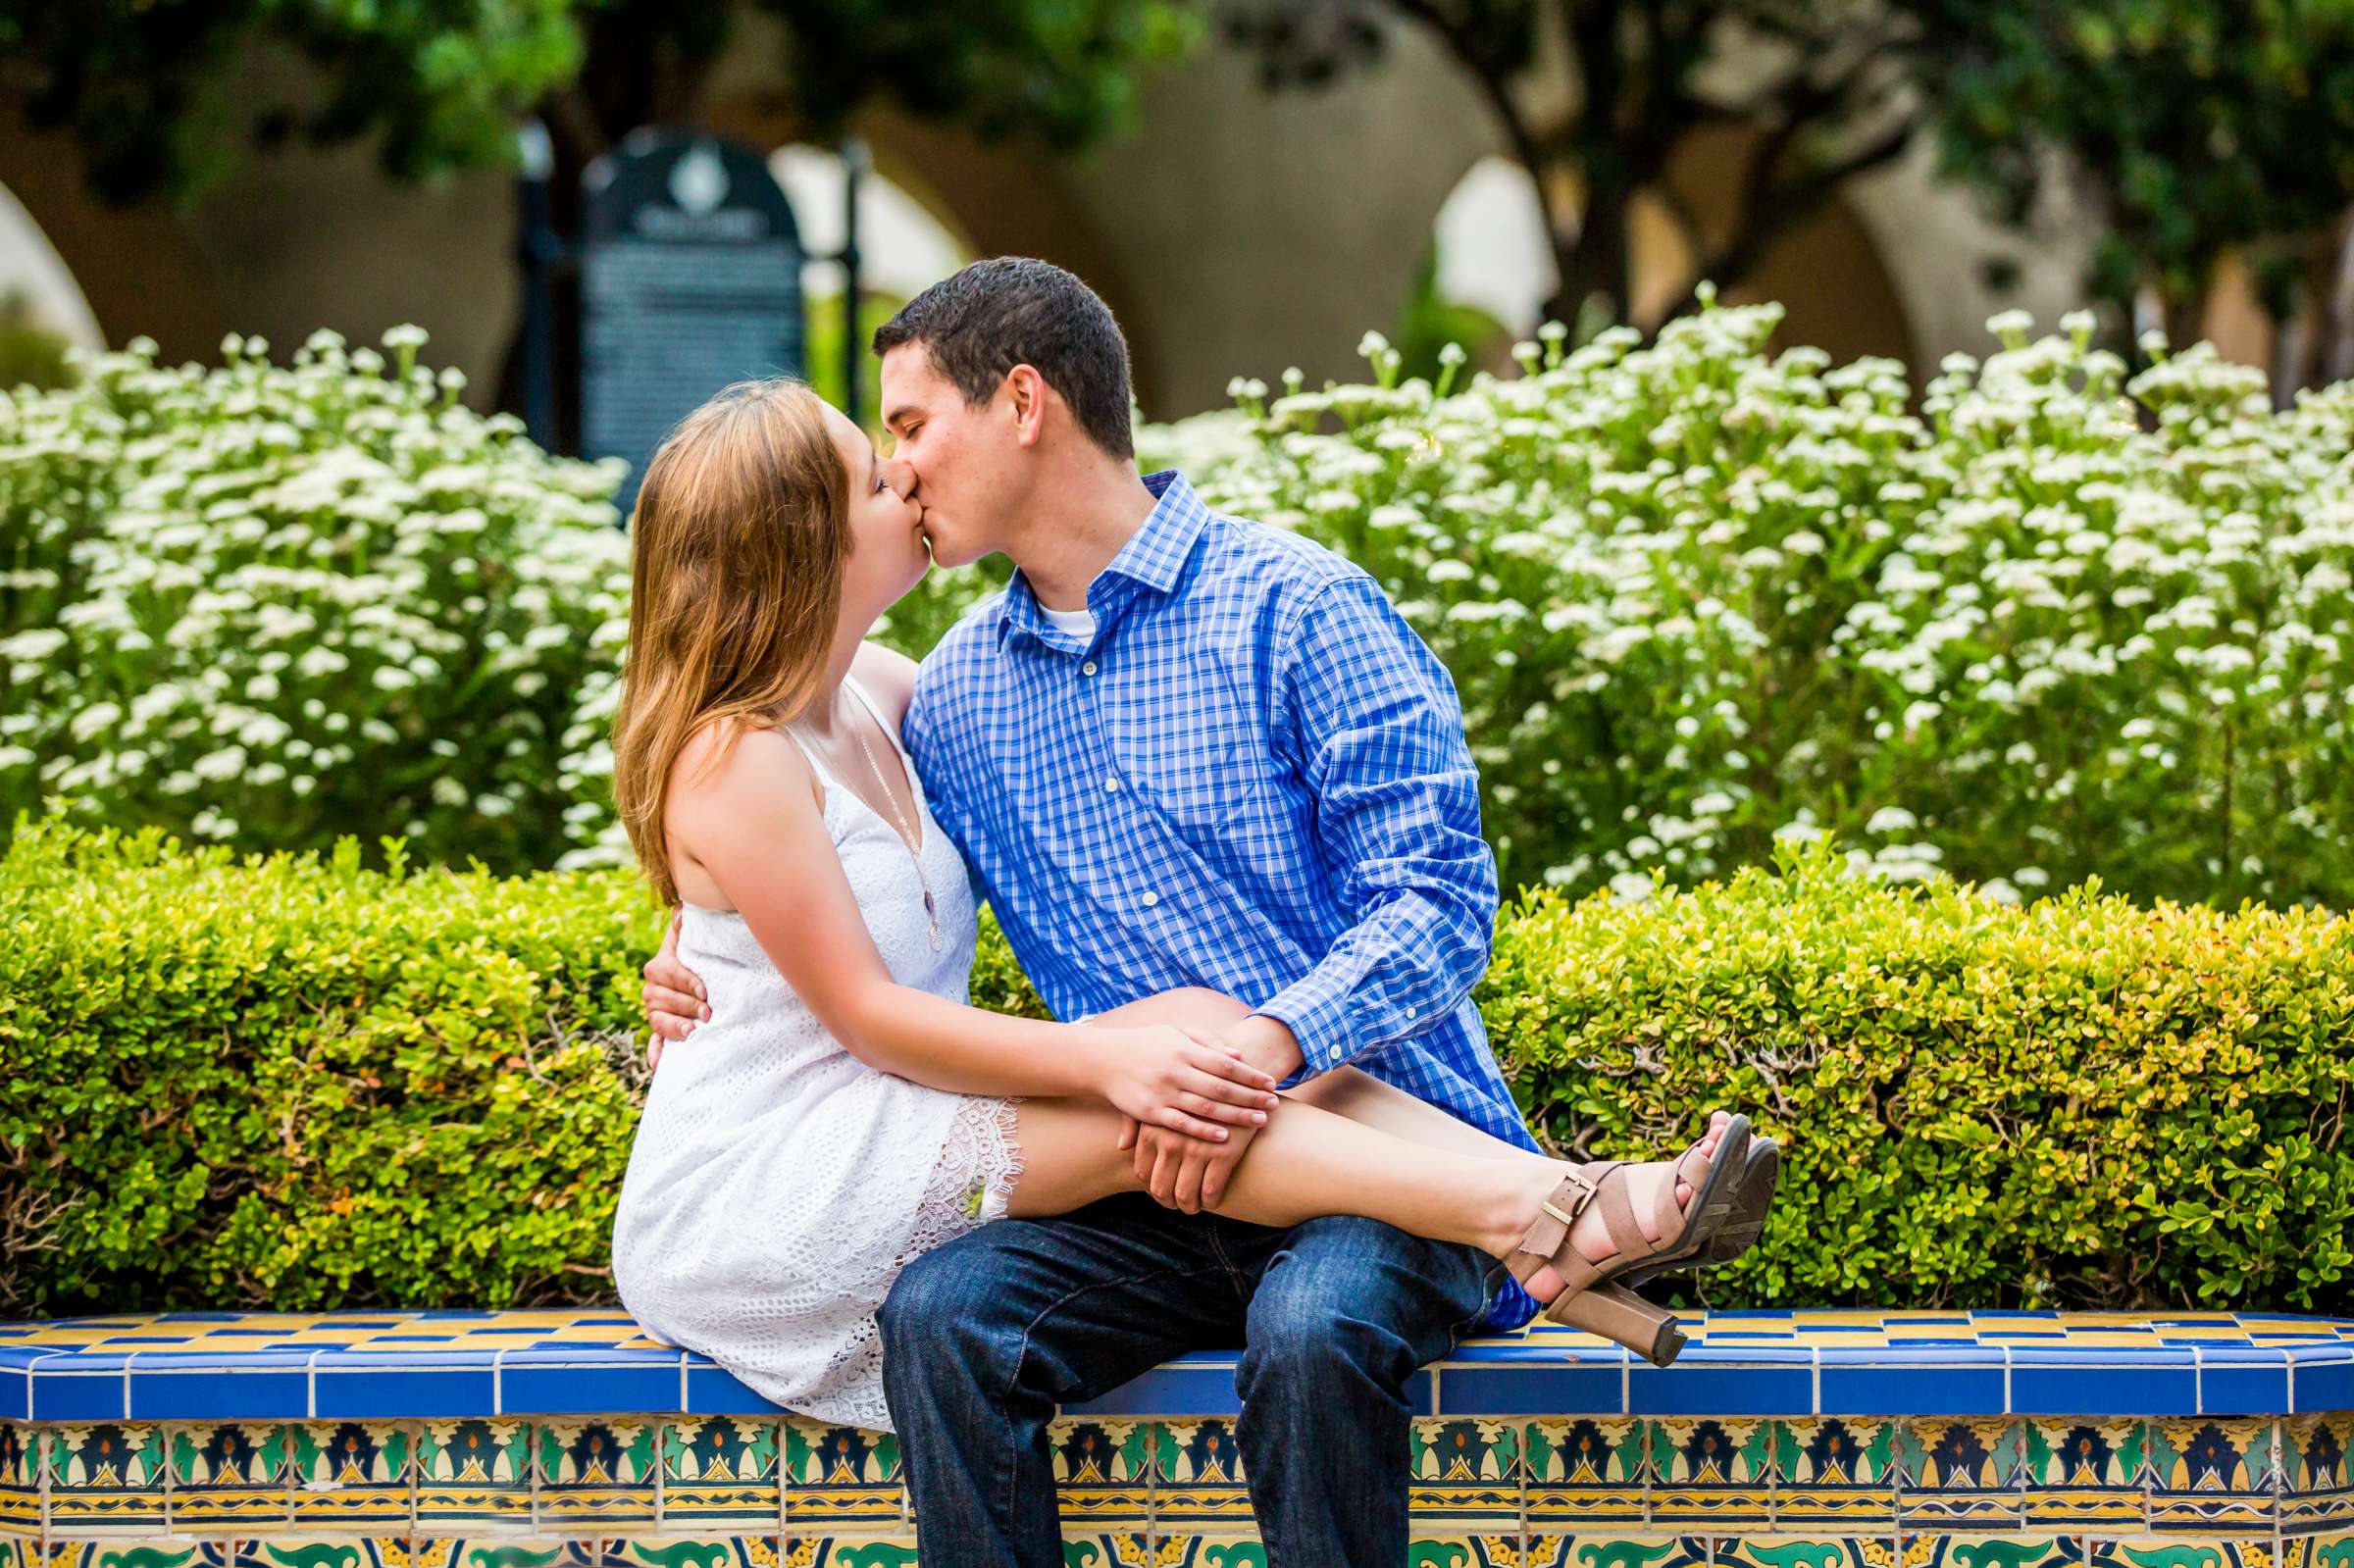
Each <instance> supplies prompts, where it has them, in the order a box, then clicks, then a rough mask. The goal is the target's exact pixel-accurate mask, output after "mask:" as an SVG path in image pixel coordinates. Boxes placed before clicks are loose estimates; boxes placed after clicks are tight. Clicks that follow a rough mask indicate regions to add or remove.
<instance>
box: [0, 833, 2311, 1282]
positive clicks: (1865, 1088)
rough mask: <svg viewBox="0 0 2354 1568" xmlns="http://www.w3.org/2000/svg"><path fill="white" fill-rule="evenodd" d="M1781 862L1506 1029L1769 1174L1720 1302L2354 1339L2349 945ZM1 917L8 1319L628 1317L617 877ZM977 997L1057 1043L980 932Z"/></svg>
mask: <svg viewBox="0 0 2354 1568" xmlns="http://www.w3.org/2000/svg"><path fill="white" fill-rule="evenodd" d="M1775 862H1776V863H1775V865H1774V866H1773V867H1772V868H1771V869H1770V870H1767V869H1761V868H1752V869H1749V870H1745V871H1743V872H1741V873H1740V874H1738V875H1737V876H1736V877H1734V878H1733V879H1732V880H1731V882H1730V883H1729V884H1724V885H1716V884H1709V885H1702V886H1700V887H1698V888H1695V889H1692V890H1688V891H1683V892H1671V891H1664V890H1663V891H1662V892H1660V893H1659V894H1658V895H1657V896H1655V897H1654V898H1652V899H1649V900H1647V901H1643V902H1639V903H1633V904H1629V903H1625V902H1620V901H1617V900H1615V899H1613V898H1612V895H1610V894H1608V893H1601V894H1597V895H1594V896H1591V897H1588V898H1586V899H1583V900H1581V901H1577V902H1574V903H1573V902H1570V901H1568V900H1566V899H1565V898H1563V897H1561V895H1559V894H1553V893H1539V894H1535V895H1532V897H1531V898H1530V899H1529V900H1528V901H1526V902H1525V903H1524V904H1523V905H1521V906H1519V907H1517V908H1515V909H1514V910H1512V911H1511V912H1510V914H1509V915H1508V918H1507V919H1506V921H1505V922H1504V924H1503V926H1502V929H1501V932H1500V935H1499V939H1498V944H1497V959H1496V964H1495V968H1494V970H1493V971H1492V973H1491V975H1490V977H1489V979H1488V981H1487V983H1486V984H1485V986H1483V987H1482V990H1481V993H1480V997H1481V1002H1482V1005H1483V1007H1484V1008H1485V1010H1486V1013H1487V1016H1488V1018H1489V1021H1490V1025H1491V1028H1492V1030H1493V1033H1494V1037H1495V1040H1496V1043H1497V1047H1498V1050H1499V1053H1500V1054H1501V1056H1502V1057H1503V1059H1504V1061H1505V1063H1506V1066H1507V1070H1508V1071H1509V1072H1510V1074H1511V1075H1512V1078H1513V1081H1514V1083H1515V1085H1516V1087H1517V1088H1518V1091H1519V1093H1520V1095H1521V1097H1522V1100H1523V1103H1524V1105H1525V1106H1526V1107H1527V1108H1528V1109H1529V1110H1530V1112H1531V1113H1532V1116H1533V1117H1534V1118H1535V1119H1536V1121H1537V1123H1538V1124H1539V1125H1540V1126H1541V1128H1542V1129H1543V1130H1544V1132H1545V1134H1546V1135H1547V1136H1548V1137H1549V1138H1551V1139H1552V1140H1554V1141H1555V1143H1556V1144H1557V1145H1558V1146H1561V1147H1564V1148H1566V1147H1579V1148H1582V1149H1584V1150H1585V1151H1586V1152H1588V1153H1593V1154H1612V1155H1631V1154H1638V1153H1642V1152H1644V1151H1647V1150H1651V1149H1656V1148H1659V1147H1662V1146H1663V1145H1666V1144H1669V1143H1672V1142H1674V1141H1676V1140H1678V1139H1680V1138H1682V1137H1684V1136H1686V1135H1688V1134H1689V1132H1690V1131H1691V1130H1692V1129H1693V1128H1695V1127H1696V1126H1697V1125H1698V1121H1699V1118H1700V1115H1701V1113H1702V1110H1703V1109H1704V1108H1705V1107H1707V1106H1709V1105H1713V1104H1738V1105H1742V1106H1746V1107H1749V1108H1751V1109H1752V1110H1753V1111H1755V1112H1756V1113H1757V1115H1758V1117H1759V1120H1760V1123H1761V1125H1762V1127H1763V1128H1764V1129H1765V1130H1766V1131H1769V1132H1771V1133H1773V1134H1775V1135H1776V1136H1778V1137H1779V1138H1782V1139H1784V1140H1785V1142H1786V1145H1787V1147H1788V1150H1789V1167H1788V1172H1787V1175H1786V1177H1785V1185H1784V1189H1783V1197H1782V1200H1781V1203H1780V1205H1779V1206H1778V1208H1777V1209H1776V1211H1775V1217H1774V1221H1773V1224H1772V1227H1771V1230H1770V1232H1769V1234H1768V1236H1767V1238H1766V1243H1765V1244H1764V1245H1762V1246H1761V1247H1759V1248H1758V1249H1757V1250H1756V1251H1755V1252H1753V1253H1752V1254H1751V1257H1750V1258H1749V1259H1748V1260H1747V1261H1746V1262H1745V1263H1744V1264H1743V1265H1741V1266H1739V1267H1737V1268H1734V1269H1731V1270H1725V1271H1719V1272H1717V1273H1716V1274H1715V1275H1714V1276H1711V1277H1710V1278H1711V1284H1712V1290H1711V1293H1712V1295H1713V1297H1714V1299H1715V1301H1716V1302H1717V1303H1718V1304H1727V1305H1729V1304H1741V1303H1762V1302H1772V1303H1778V1304H1784V1305H1828V1304H1843V1303H1857V1304H1863V1303H1891V1302H1894V1303H1905V1304H1922V1305H1931V1304H1957V1305H1958V1304H1973V1305H1993V1306H2005V1305H2010V1306H2016V1305H2101V1306H2117V1307H2126V1306H2144V1307H2148V1306H2158V1305H2164V1304H2177V1305H2194V1304H2195V1305H2204V1306H2223V1305H2243V1306H2251V1307H2269V1308H2286V1309H2294V1310H2320V1311H2345V1310H2348V1309H2349V1308H2350V1307H2354V1300H2349V1292H2348V1290H2347V1287H2346V1284H2345V1278H2346V1268H2347V1264H2348V1261H2349V1251H2348V1245H2347V1236H2348V1231H2349V1223H2350V1221H2354V1157H2350V1156H2349V1153H2348V1151H2347V1149H2346V1147H2345V1141H2344V1112H2345V1108H2346V1100H2347V1090H2348V1085H2349V1082H2354V1063H2349V1061H2348V1060H2347V1056H2346V1053H2345V1052H2344V1050H2343V1048H2342V1046H2343V1041H2344V1040H2345V1039H2347V1038H2348V1037H2349V1035H2350V1033H2354V923H2350V922H2349V921H2347V920H2346V919H2345V918H2343V917H2331V916H2328V915H2325V914H2322V913H2319V912H2316V911H2311V910H2298V911H2288V912H2278V911H2271V910H2264V909H2260V908H2247V909H2243V910H2241V911H2240V912H2238V913H2236V914H2226V913H2222V912H2218V911H2215V910H2210V909H2206V908H2201V907H2187V908H2186V907H2178V906H2174V905H2166V904H2162V905H2161V906H2159V907H2158V908H2157V909H2156V910H2154V911H2152V910H2144V909H2139V908H2136V907H2134V906H2133V905H2132V904H2130V903H2129V902H2127V901H2126V900H2124V899H2123V898H2120V897H2117V896H2115V895H2110V894H2104V893H2102V892H2100V891H2099V889H2098V888H2097V886H2087V887H2080V888H2076V889H2072V890H2070V891H2068V892H2066V893H2065V894H2063V895H2061V896H2058V897H2055V898H2050V899H2046V900H2042V901H2039V902H2038V903H2037V904H2034V905H2031V906H2027V907H2024V908H2021V907H2015V906H2003V905H1998V904H1993V903H1990V902H1988V901H1986V900H1984V899H1980V898H1973V897H1971V896H1969V895H1968V894H1967V893H1966V892H1964V891H1962V890H1959V889H1957V888H1955V887H1952V886H1950V885H1933V886H1927V887H1920V886H1914V887H1891V886H1887V885H1881V884H1877V883H1874V882H1871V881H1868V880H1867V879H1864V878H1860V877H1857V876H1855V875H1854V874H1852V873H1850V872H1848V871H1847V870H1846V869H1845V867H1844V866H1843V864H1842V862H1841V859H1840V857H1839V856H1838V855H1837V854H1836V853H1835V852H1834V851H1833V850H1832V848H1831V847H1830V845H1829V844H1828V843H1816V844H1810V845H1798V844H1784V845H1781V846H1779V847H1778V848H1777V850H1776V854H1775ZM0 916H4V918H5V921H6V925H7V930H8V936H9V940H8V941H7V943H6V945H5V948H4V949H0V1050H4V1051H5V1053H6V1055H5V1065H4V1066H0V1082H4V1083H5V1086H6V1088H5V1093H0V1313H7V1314H17V1315H49V1314H57V1313H64V1312H71V1311H76V1310H86V1309H95V1308H106V1309H129V1308H135V1307H193V1306H199V1305H207V1306H216V1307H255V1306H264V1305H267V1306H272V1307H279V1308H288V1309H293V1308H309V1307H326V1306H335V1305H367V1304H408V1305H485V1306H491V1305H504V1304H511V1303H529V1302H558V1301H569V1300H590V1299H597V1298H599V1297H601V1296H605V1295H606V1292H608V1291H609V1289H610V1283H609V1280H608V1278H607V1276H606V1273H605V1262H606V1246H607V1239H608V1235H609V1228H610V1222H611V1216H612V1206H613V1201H614V1198H615V1195H616V1192H617V1190H618V1188H619V1183H620V1178H621V1173H622V1170H623V1167H624V1163H625V1161H626V1159H627V1156H628V1150H629V1143H630V1138H631V1134H632V1129H633V1125H634V1120H635V1103H636V1095H637V1094H638V1092H639V1087H640V1083H641V1081H642V1067H641V1053H640V1049H639V1046H638V1044H637V1037H636V1036H635V1034H634V1029H635V1025H636V1013H637V1005H638V1004H637V991H638V985H639V979H638V971H639V966H640V963H641V962H642V960H643V957H644V955H645V953H646V952H648V951H649V950H650V949H651V946H652V944H653V942H654V941H655V940H656V938H657V937H658V936H659V933H660V929H661V924H662V916H661V913H660V912H659V911H657V910H655V909H653V908H651V907H650V906H649V905H648V904H647V903H646V901H645V897H644V893H643V891H642V888H641V886H640V885H639V884H638V883H637V882H636V881H635V880H634V879H633V878H632V877H631V876H630V875H628V874H624V873H618V872H611V871H580V872H567V873H550V874H544V875H540V876H536V877H531V878H520V879H502V878H498V877H493V876H489V875H486V874H483V873H479V872H470V873H458V872H449V871H443V870H437V869H436V870H418V869H413V868H408V867H406V866H404V865H402V864H401V863H400V861H399V859H398V857H397V854H396V853H395V856H394V863H393V866H392V869H391V870H390V871H388V872H379V871H374V870H369V869H366V868H365V867H363V866H362V864H361V857H360V855H359V853H358V846H357V845H356V843H350V842H347V843H346V844H344V845H343V846H341V848H340V849H339V850H338V852H337V853H335V854H334V855H333V856H331V857H324V858H323V857H309V856H289V855H280V856H277V857H273V858H270V859H267V860H264V859H261V858H259V857H249V858H246V859H243V860H240V859H238V858H237V857H235V856H233V855H232V854H231V853H230V851H229V850H227V849H225V848H221V847H218V846H208V847H204V848H199V849H196V850H193V851H189V850H183V849H181V848H180V847H179V845H177V844H176V843H174V842H173V841H172V840H170V839H168V838H166V837H164V836H163V835H160V834H159V833H157V832H155V831H154V830H147V831H143V832H140V833H137V834H129V835H124V834H117V833H112V832H107V831H97V832H90V831H84V830H80V829H77V828H73V827H69V826H66V825H63V824H60V823H57V822H54V821H48V822H43V821H33V822H29V823H26V824H23V825H21V826H20V829H19V833H18V836H17V838H16V841H15V843H14V845H13V846H12V848H11V851H10V853H9V855H8V857H7V859H6V860H5V862H0ZM974 990H975V997H976V1000H978V1001H980V1002H982V1003H984V1004H986V1005H993V1006H1000V1007H1018V1008H1022V1009H1024V1010H1027V1011H1033V1012H1035V1011H1036V1010H1037V1002H1036V998H1035V997H1034V996H1033V995H1031V994H1030V993H1029V991H1028V989H1027V987H1026V986H1025V985H1024V984H1023V982H1022V980H1021V977H1020V974H1019V971H1018V970H1017V969H1016V968H1015V966H1014V965H1013V964H1012V962H1011V960H1010V958H1009V957H1008V956H1007V955H1006V953H1005V951H1004V948H1003V945H1002V943H1001V942H1000V941H998V939H997V938H996V937H995V936H994V935H993V936H989V938H988V939H987V941H986V942H985V946H984V957H983V961H982V964H981V966H980V967H979V969H978V970H977V972H976V975H975V985H974ZM689 1048H691V1046H690V1047H689Z"/></svg>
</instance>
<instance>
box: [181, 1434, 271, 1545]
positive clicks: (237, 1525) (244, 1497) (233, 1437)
mask: <svg viewBox="0 0 2354 1568" xmlns="http://www.w3.org/2000/svg"><path fill="white" fill-rule="evenodd" d="M164 1442H165V1448H166V1451H167V1453H168V1455H169V1458H170V1462H171V1465H172V1530H173V1533H174V1534H175V1535H239V1536H243V1535H262V1534H276V1533H278V1532H281V1531H283V1530H285V1529H286V1528H287V1527H288V1525H289V1524H290V1523H291V1522H292V1518H293V1515H292V1509H291V1504H290V1501H289V1499H288V1495H287V1486H288V1477H289V1475H290V1473H291V1470H292V1456H291V1453H290V1450H289V1444H288V1442H287V1440H286V1429H285V1428H284V1427H283V1426H281V1424H279V1423H278V1422H275V1421H264V1422H251V1421H233V1422H232V1421H224V1422H218V1423H211V1422H199V1423H178V1424H175V1425H172V1426H169V1427H167V1428H165V1429H164Z"/></svg>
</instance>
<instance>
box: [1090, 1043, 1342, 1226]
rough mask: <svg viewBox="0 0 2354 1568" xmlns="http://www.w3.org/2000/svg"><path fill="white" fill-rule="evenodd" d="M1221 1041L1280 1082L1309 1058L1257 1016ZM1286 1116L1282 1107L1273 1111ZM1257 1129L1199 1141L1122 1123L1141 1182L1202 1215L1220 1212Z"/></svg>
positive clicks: (1170, 1203)
mask: <svg viewBox="0 0 2354 1568" xmlns="http://www.w3.org/2000/svg"><path fill="white" fill-rule="evenodd" d="M1219 1038H1220V1040H1221V1041H1222V1042H1223V1043H1225V1044H1227V1045H1231V1046H1233V1047H1234V1048H1235V1049H1237V1050H1239V1051H1241V1052H1242V1056H1243V1060H1244V1061H1246V1062H1248V1063H1250V1064H1251V1065H1252V1066H1253V1067H1255V1068H1257V1069H1259V1071H1261V1072H1263V1073H1265V1074H1267V1075H1268V1076H1269V1077H1271V1078H1273V1079H1274V1080H1275V1082H1277V1083H1278V1084H1280V1083H1282V1082H1283V1081H1284V1080H1285V1079H1286V1078H1289V1077H1290V1076H1291V1075H1292V1074H1293V1073H1295V1072H1298V1071H1299V1069H1300V1064H1301V1062H1302V1061H1303V1060H1304V1058H1303V1057H1302V1055H1301V1052H1300V1042H1299V1040H1298V1039H1296V1038H1295V1037H1293V1035H1292V1032H1291V1030H1290V1029H1289V1028H1287V1027H1286V1026H1285V1025H1284V1024H1283V1023H1282V1022H1281V1021H1280V1020H1278V1019H1273V1018H1265V1017H1261V1016H1259V1015H1257V1014H1255V1013H1254V1014H1253V1015H1252V1016H1251V1017H1249V1018H1246V1019H1244V1020H1242V1021H1241V1022H1240V1023H1238V1024H1236V1025H1234V1026H1233V1027H1232V1028H1230V1029H1228V1030H1227V1031H1226V1032H1225V1033H1224V1034H1223V1035H1222V1036H1220V1037H1219ZM1267 1114H1268V1115H1270V1116H1280V1115H1282V1114H1283V1112H1282V1109H1281V1108H1280V1107H1278V1108H1277V1109H1275V1110H1273V1111H1270V1112H1268V1113H1267ZM1254 1131H1255V1129H1253V1128H1248V1127H1229V1128H1227V1129H1226V1140H1225V1141H1224V1142H1222V1143H1221V1142H1212V1141H1211V1140H1209V1139H1208V1138H1193V1137H1189V1136H1188V1135H1186V1134H1184V1133H1178V1132H1174V1131H1172V1130H1170V1129H1168V1128H1160V1127H1139V1126H1138V1125H1137V1121H1136V1118H1134V1117H1132V1116H1131V1117H1122V1118H1121V1120H1120V1145H1119V1146H1120V1147H1121V1148H1123V1149H1127V1148H1133V1149H1135V1150H1136V1179H1137V1180H1138V1181H1140V1182H1142V1183H1144V1184H1145V1190H1146V1191H1148V1192H1151V1194H1152V1198H1153V1201H1154V1202H1156V1203H1158V1204H1160V1206H1161V1207H1163V1208H1170V1209H1178V1210H1181V1211H1183V1212H1184V1213H1187V1214H1199V1213H1201V1212H1202V1211H1203V1209H1205V1208H1215V1207H1216V1206H1217V1204H1218V1201H1219V1200H1220V1199H1221V1198H1223V1197H1224V1196H1225V1195H1226V1183H1227V1180H1228V1178H1230V1177H1231V1176H1233V1174H1234V1167H1235V1165H1236V1163H1237V1162H1238V1161H1240V1160H1241V1159H1242V1157H1243V1151H1244V1150H1245V1149H1247V1148H1249V1147H1250V1146H1251V1138H1252V1137H1253V1135H1254Z"/></svg>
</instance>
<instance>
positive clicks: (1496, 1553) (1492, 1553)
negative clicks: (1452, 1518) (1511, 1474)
mask: <svg viewBox="0 0 2354 1568" xmlns="http://www.w3.org/2000/svg"><path fill="white" fill-rule="evenodd" d="M1521 1555H1522V1553H1521V1549H1520V1537H1519V1536H1518V1535H1516V1534H1514V1535H1459V1536H1458V1535H1434V1534H1429V1533H1426V1531H1425V1528H1424V1527H1422V1526H1419V1525H1416V1526H1414V1527H1412V1533H1411V1535H1410V1536H1409V1537H1408V1538H1407V1543H1406V1563H1407V1568H1519V1564H1520V1560H1521ZM1257 1561H1258V1562H1260V1563H1263V1562H1264V1561H1265V1559H1264V1558H1259V1559H1257Z"/></svg>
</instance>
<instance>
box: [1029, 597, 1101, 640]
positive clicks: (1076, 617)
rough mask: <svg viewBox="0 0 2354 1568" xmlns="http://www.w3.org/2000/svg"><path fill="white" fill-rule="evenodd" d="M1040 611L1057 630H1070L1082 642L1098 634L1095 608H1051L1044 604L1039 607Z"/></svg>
mask: <svg viewBox="0 0 2354 1568" xmlns="http://www.w3.org/2000/svg"><path fill="white" fill-rule="evenodd" d="M1038 613H1039V614H1041V615H1043V616H1045V617H1046V618H1047V619H1048V620H1049V621H1050V622H1052V623H1053V625H1054V628H1055V630H1057V631H1060V632H1069V633H1070V634H1071V635H1072V636H1075V637H1077V638H1078V639H1079V640H1080V641H1082V642H1085V641H1086V640H1087V639H1088V638H1090V637H1092V636H1094V635H1095V634H1096V612H1095V611H1093V610H1049V609H1048V608H1047V607H1046V606H1045V605H1043V604H1042V605H1040V606H1039V607H1038Z"/></svg>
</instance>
